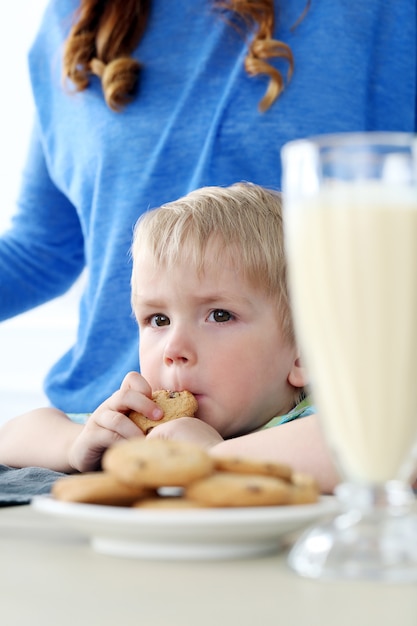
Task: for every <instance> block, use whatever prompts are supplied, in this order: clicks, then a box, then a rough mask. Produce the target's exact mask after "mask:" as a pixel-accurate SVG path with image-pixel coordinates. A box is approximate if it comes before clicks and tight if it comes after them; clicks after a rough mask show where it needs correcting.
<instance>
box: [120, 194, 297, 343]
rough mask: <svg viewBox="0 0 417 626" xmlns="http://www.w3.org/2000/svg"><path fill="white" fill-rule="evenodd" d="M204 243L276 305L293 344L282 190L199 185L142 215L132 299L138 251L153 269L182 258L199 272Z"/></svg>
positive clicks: (134, 252)
mask: <svg viewBox="0 0 417 626" xmlns="http://www.w3.org/2000/svg"><path fill="white" fill-rule="evenodd" d="M209 245H210V246H211V245H214V246H215V251H216V253H218V258H219V259H220V260H227V262H229V263H231V264H232V267H236V269H237V271H238V272H241V273H242V274H243V276H244V278H245V280H247V281H248V283H249V284H250V285H252V286H254V287H255V288H256V289H260V290H262V291H263V292H264V293H266V294H267V296H268V297H270V298H271V300H272V301H273V302H275V303H276V306H277V314H278V319H279V321H280V323H281V324H282V330H283V334H284V337H285V338H286V339H288V340H289V341H291V342H294V332H293V323H292V316H291V311H290V305H289V297H288V288H287V265H286V260H285V251H284V235H283V222H282V203H281V194H280V193H279V192H278V191H273V190H270V189H265V188H263V187H260V186H258V185H254V184H251V183H237V184H234V185H232V186H230V187H202V188H201V189H198V190H196V191H192V192H191V193H189V194H188V195H186V196H184V197H182V198H180V199H179V200H176V201H174V202H170V203H168V204H164V205H162V206H161V207H159V208H157V209H153V210H150V211H148V212H146V213H144V214H143V215H142V216H141V217H140V218H139V220H138V222H137V224H136V227H135V233H134V239H133V245H132V255H133V272H132V296H133V298H134V292H135V273H136V272H137V265H138V261H139V260H140V255H141V253H142V252H144V253H145V254H150V255H151V257H152V259H153V262H154V265H155V268H156V269H157V268H158V267H164V268H168V269H169V267H172V266H174V265H175V264H177V263H178V262H181V263H184V262H185V263H186V264H187V265H189V266H190V267H193V268H195V269H196V270H197V271H198V272H204V268H205V267H206V265H205V264H206V253H207V249H208V246H209Z"/></svg>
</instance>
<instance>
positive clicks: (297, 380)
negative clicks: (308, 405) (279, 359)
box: [288, 357, 309, 387]
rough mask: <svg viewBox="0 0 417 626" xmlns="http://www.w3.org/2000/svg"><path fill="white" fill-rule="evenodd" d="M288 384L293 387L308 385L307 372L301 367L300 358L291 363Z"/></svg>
mask: <svg viewBox="0 0 417 626" xmlns="http://www.w3.org/2000/svg"><path fill="white" fill-rule="evenodd" d="M288 382H289V383H290V385H292V386H293V387H306V386H307V385H308V382H309V381H308V378H307V372H306V370H305V368H304V367H303V365H302V362H301V359H300V357H297V358H296V359H295V361H294V363H293V366H292V368H291V371H290V373H289V374H288Z"/></svg>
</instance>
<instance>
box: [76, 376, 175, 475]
mask: <svg viewBox="0 0 417 626" xmlns="http://www.w3.org/2000/svg"><path fill="white" fill-rule="evenodd" d="M151 396H152V390H151V388H150V386H149V384H148V383H147V382H146V380H145V379H144V378H143V376H141V375H140V374H138V373H137V372H130V373H129V374H127V376H126V377H125V379H124V380H123V382H122V384H121V386H120V389H119V390H118V391H116V392H115V393H114V394H113V395H112V396H110V398H108V399H107V400H105V402H103V404H101V405H100V406H99V407H98V408H97V409H96V410H95V411H94V413H92V414H91V415H90V417H89V418H88V420H87V422H86V424H85V426H84V427H83V429H82V430H81V432H80V433H79V435H78V436H77V437H76V438H75V439H74V441H73V442H72V444H71V446H70V449H69V453H68V461H69V464H70V467H72V468H73V469H74V470H76V471H79V472H88V471H93V470H97V469H99V468H100V465H101V458H102V456H103V454H104V452H105V451H106V450H107V448H109V447H110V446H111V445H113V444H114V443H116V442H117V441H120V440H121V439H129V438H131V437H144V434H143V432H142V431H141V430H140V428H139V427H138V426H136V424H135V423H134V422H133V421H132V420H130V419H129V418H128V417H127V415H126V414H127V413H128V412H129V411H131V410H134V411H138V412H139V413H142V414H143V415H145V416H146V417H149V418H150V419H155V420H158V419H161V417H162V416H163V412H162V410H161V409H160V408H159V407H157V406H156V404H155V402H153V400H152V399H151Z"/></svg>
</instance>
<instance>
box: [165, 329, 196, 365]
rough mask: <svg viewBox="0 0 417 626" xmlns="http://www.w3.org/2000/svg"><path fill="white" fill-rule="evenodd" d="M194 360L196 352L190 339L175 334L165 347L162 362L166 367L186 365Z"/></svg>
mask: <svg viewBox="0 0 417 626" xmlns="http://www.w3.org/2000/svg"><path fill="white" fill-rule="evenodd" d="M195 360H196V352H195V349H194V348H193V345H192V341H191V339H190V337H187V336H183V335H180V334H179V333H176V334H175V335H173V336H172V337H171V338H170V339H169V340H168V341H167V343H166V345H165V352H164V361H165V364H166V365H172V364H176V365H186V364H191V363H193V362H194V361H195Z"/></svg>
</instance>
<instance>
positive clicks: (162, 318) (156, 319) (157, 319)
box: [149, 313, 169, 326]
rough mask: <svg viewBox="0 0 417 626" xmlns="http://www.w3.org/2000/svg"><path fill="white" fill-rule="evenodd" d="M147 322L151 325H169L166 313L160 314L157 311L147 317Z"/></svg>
mask: <svg viewBox="0 0 417 626" xmlns="http://www.w3.org/2000/svg"><path fill="white" fill-rule="evenodd" d="M149 323H150V325H151V326H168V325H169V317H167V316H166V315H162V313H157V314H156V315H152V317H150V318H149Z"/></svg>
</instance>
